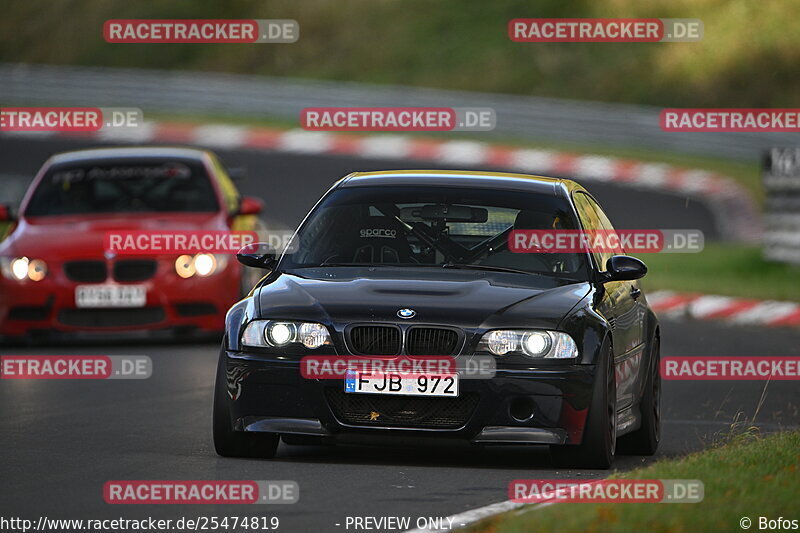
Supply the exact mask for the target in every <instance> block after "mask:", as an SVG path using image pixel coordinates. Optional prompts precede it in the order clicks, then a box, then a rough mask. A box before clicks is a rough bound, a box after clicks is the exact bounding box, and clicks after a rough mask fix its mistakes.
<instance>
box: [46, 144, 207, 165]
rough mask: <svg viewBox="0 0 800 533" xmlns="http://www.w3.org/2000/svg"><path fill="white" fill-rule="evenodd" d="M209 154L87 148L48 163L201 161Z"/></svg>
mask: <svg viewBox="0 0 800 533" xmlns="http://www.w3.org/2000/svg"><path fill="white" fill-rule="evenodd" d="M208 154H210V152H209V151H208V150H201V149H198V148H185V147H181V146H124V147H111V148H89V149H86V150H72V151H69V152H61V153H58V154H55V155H53V156H52V157H51V158H50V162H51V163H52V164H54V165H58V164H62V163H79V162H81V161H94V160H104V161H106V160H112V159H139V158H141V159H150V158H162V157H163V158H165V159H195V160H201V159H203V157H205V156H207V155H208Z"/></svg>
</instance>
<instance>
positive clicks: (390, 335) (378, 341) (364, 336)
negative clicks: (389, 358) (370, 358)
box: [350, 326, 401, 355]
mask: <svg viewBox="0 0 800 533" xmlns="http://www.w3.org/2000/svg"><path fill="white" fill-rule="evenodd" d="M400 338H401V335H400V328H398V327H395V326H354V327H353V328H352V329H351V330H350V346H351V348H352V349H353V353H355V354H357V355H395V354H398V353H400Z"/></svg>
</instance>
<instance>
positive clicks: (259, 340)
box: [242, 320, 332, 350]
mask: <svg viewBox="0 0 800 533" xmlns="http://www.w3.org/2000/svg"><path fill="white" fill-rule="evenodd" d="M298 343H299V344H302V345H303V346H305V347H306V348H308V349H309V350H315V349H317V348H319V347H320V346H323V345H326V344H332V341H331V335H330V333H329V332H328V328H326V327H325V326H323V325H322V324H318V323H316V322H294V321H288V320H253V321H252V322H250V323H249V324H247V327H245V329H244V333H242V344H243V345H245V346H259V347H266V348H276V347H280V346H288V345H290V344H298Z"/></svg>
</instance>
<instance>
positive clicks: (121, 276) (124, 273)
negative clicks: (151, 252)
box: [114, 259, 158, 281]
mask: <svg viewBox="0 0 800 533" xmlns="http://www.w3.org/2000/svg"><path fill="white" fill-rule="evenodd" d="M157 266H158V263H156V261H155V260H153V259H120V260H119V261H117V262H116V263H114V279H115V280H117V281H144V280H146V279H150V278H152V277H153V276H154V275H155V274H156V267H157Z"/></svg>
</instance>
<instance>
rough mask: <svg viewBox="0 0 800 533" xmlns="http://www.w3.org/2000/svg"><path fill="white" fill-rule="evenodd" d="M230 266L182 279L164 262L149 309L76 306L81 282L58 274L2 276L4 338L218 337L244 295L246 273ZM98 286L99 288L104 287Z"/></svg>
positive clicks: (150, 290) (149, 286)
mask: <svg viewBox="0 0 800 533" xmlns="http://www.w3.org/2000/svg"><path fill="white" fill-rule="evenodd" d="M233 263H234V262H230V263H229V264H228V265H227V267H226V268H225V269H224V270H221V271H219V272H216V273H215V274H214V275H212V276H209V277H207V278H199V277H194V278H190V279H180V278H178V277H177V275H175V274H174V272H173V271H170V270H169V268H168V267H169V265H167V264H166V262H160V264H159V267H158V268H159V270H158V272H157V274H156V275H155V276H154V277H152V278H150V279H148V280H145V281H141V282H133V283H117V284H119V285H126V284H133V285H144V286H145V289H146V293H147V300H146V303H145V305H144V306H143V307H134V308H84V309H79V308H78V307H77V306H76V304H75V290H76V287H78V286H79V285H92V283H79V282H75V281H71V280H69V279H67V278H66V277H65V276H64V275H63V273H60V272H58V271H55V272H54V273H53V275H50V276H48V277H47V278H45V279H44V280H42V281H39V282H31V281H27V280H26V281H23V282H18V281H16V280H8V279H5V278H2V277H1V276H0V339H3V340H12V341H13V340H15V339H31V340H45V339H46V340H57V339H77V340H91V339H93V338H113V337H120V338H124V339H136V338H150V337H154V338H155V337H169V336H173V335H181V336H183V335H192V334H211V333H213V334H218V333H220V332H221V331H222V330H223V329H224V320H225V313H226V312H227V310H228V308H229V307H230V305H231V304H232V303H234V302H235V301H236V300H237V299H238V298H239V297H240V291H241V289H240V283H239V281H240V273H239V272H238V267H237V266H236V265H234V264H233ZM103 284H104V283H95V284H94V285H103Z"/></svg>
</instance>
